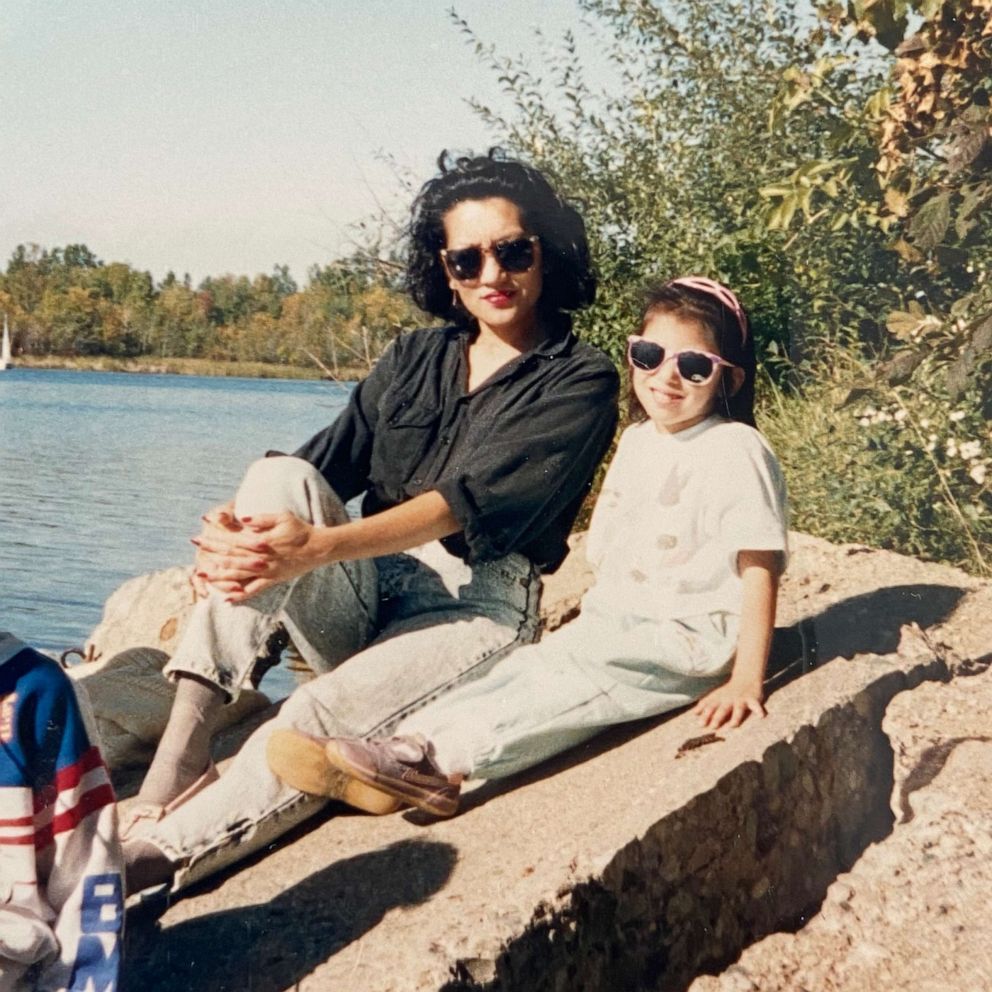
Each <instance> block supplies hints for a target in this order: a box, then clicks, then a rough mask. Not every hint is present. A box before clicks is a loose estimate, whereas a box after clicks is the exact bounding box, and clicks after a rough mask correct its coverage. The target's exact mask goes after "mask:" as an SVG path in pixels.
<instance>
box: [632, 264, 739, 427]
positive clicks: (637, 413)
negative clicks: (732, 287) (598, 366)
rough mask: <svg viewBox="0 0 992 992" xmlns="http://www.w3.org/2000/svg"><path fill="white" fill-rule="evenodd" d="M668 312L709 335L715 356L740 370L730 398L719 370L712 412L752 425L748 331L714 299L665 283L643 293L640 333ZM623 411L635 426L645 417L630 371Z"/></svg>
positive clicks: (724, 370)
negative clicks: (740, 378)
mask: <svg viewBox="0 0 992 992" xmlns="http://www.w3.org/2000/svg"><path fill="white" fill-rule="evenodd" d="M660 313H669V314H672V315H673V316H675V317H678V318H679V319H681V320H691V321H695V322H696V323H697V324H700V325H701V326H703V327H704V328H706V330H707V331H709V332H710V334H712V335H713V340H714V343H715V344H716V351H717V354H718V355H720V357H721V358H725V359H726V360H727V361H728V362H733V364H734V365H737V366H739V367H740V368H742V369H743V370H744V382H743V383H742V385H741V388H740V389H738V390H737V392H736V393H734V394H733V396H731V395H730V392H729V390H728V389H727V378H728V377H727V372H728V370H727V369H723V368H722V369H720V370H719V373H718V374H719V375H720V376H721V379H720V383H721V386H720V392H719V394H718V395H717V405H716V412H718V413H722V414H725V415H726V416H727V417H729V418H730V419H731V420H739V421H740V422H741V423H743V424H749V425H750V426H751V427H754V426H755V423H754V376H755V369H756V361H755V357H754V340H753V339H752V337H751V333H750V331H748V332H747V333H746V334H744V333H742V328H741V324H740V321H739V320H738V319H737V317H736V316H735V314H734V312H733V311H732V310H731V309H730V308H729V307H727V306H726V304H724V303H722V302H721V301H720V300H718V299H717V298H716V297H715V296H711V295H710V294H709V293H706V292H704V291H703V290H700V289H694V288H691V287H689V286H681V285H673V284H672V283H665V284H663V285H659V286H651V287H649V288H648V289H647V290H645V292H644V310H643V316H642V317H641V331H640V332H641V333H643V332H644V328H645V326H646V325H647V323H648V321H649V320H650V319H651V318H652V317H654V316H655V315H656V314H660ZM627 411H628V416H629V418H630V420H631V421H632V422H633V423H637V422H639V421H642V420H646V419H647V414H646V413H645V411H644V408H643V407H642V406H641V404H640V401H639V400H638V399H637V394H636V393H635V392H634V374H633V369H631V372H630V378H629V382H628V394H627Z"/></svg>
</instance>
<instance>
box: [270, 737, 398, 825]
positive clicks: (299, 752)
mask: <svg viewBox="0 0 992 992" xmlns="http://www.w3.org/2000/svg"><path fill="white" fill-rule="evenodd" d="M329 741H330V739H329V738H327V737H311V736H310V735H309V734H304V733H303V732H302V731H301V730H289V729H279V730H273V731H272V733H271V734H269V739H268V741H267V742H266V744H265V757H266V760H267V761H268V763H269V768H271V769H272V772H273V774H274V775H276V776H277V777H278V778H280V779H282V781H283V782H285V783H286V784H287V785H291V786H292V787H293V788H294V789H299V790H300V792H306V793H309V794H310V795H311V796H327V797H328V798H329V799H340V800H341V801H342V802H345V803H347V804H348V805H349V806H354V807H355V808H356V809H361V810H364V811H365V812H366V813H373V814H375V815H376V816H382V815H383V814H385V813H395V812H396V810H398V809H399V808H400V806H401V805H402V803H400V802H399V801H398V800H397V799H395V798H394V797H393V796H392V794H390V793H388V792H386V791H384V790H382V789H376V788H373V787H372V786H369V785H366V784H365V783H364V782H361V781H358V780H357V779H355V778H353V777H351V776H350V775H347V774H345V773H344V772H342V771H341V770H340V769H338V768H337V767H336V766H335V765H333V764H332V763H331V762H330V761H329V760H328V755H327V745H328V743H329Z"/></svg>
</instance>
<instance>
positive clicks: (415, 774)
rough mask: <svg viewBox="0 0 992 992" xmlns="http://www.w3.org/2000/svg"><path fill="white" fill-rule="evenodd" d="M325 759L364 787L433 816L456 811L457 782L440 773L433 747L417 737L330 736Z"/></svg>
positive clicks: (459, 788) (450, 813)
mask: <svg viewBox="0 0 992 992" xmlns="http://www.w3.org/2000/svg"><path fill="white" fill-rule="evenodd" d="M324 750H325V753H326V755H327V760H328V761H330V762H331V764H332V765H334V766H335V767H336V768H338V769H340V770H341V771H342V772H344V773H345V774H347V775H349V776H351V777H352V778H353V779H357V780H358V781H359V782H361V783H363V784H364V785H366V786H368V787H371V788H375V789H381V790H382V791H383V792H387V793H389V795H391V796H395V797H396V798H397V799H402V800H403V801H405V802H407V803H410V804H411V805H412V806H416V807H418V809H422V810H425V811H426V812H428V813H432V814H433V815H434V816H452V815H454V814H455V813H456V812H457V811H458V795H459V792H460V791H461V782H460V780H455V779H454V777H449V776H447V775H445V774H444V772H443V771H441V769H440V768H438V766H437V762H436V761H435V760H434V747H433V745H432V744H431V743H430V741H428V740H425V739H424V738H423V737H422V736H420V735H419V734H417V735H415V736H410V737H388V738H386V737H373V738H371V739H369V740H361V739H360V738H355V737H332V738H331V739H330V740H329V741H328V742H327V745H326V747H325V749H324Z"/></svg>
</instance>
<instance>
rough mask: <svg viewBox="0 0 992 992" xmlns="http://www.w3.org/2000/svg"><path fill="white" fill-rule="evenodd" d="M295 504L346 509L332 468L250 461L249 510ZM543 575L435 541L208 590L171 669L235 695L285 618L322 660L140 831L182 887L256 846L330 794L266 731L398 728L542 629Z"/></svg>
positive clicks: (330, 512)
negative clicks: (288, 775)
mask: <svg viewBox="0 0 992 992" xmlns="http://www.w3.org/2000/svg"><path fill="white" fill-rule="evenodd" d="M281 509H288V510H291V511H292V512H294V513H296V514H297V515H298V516H300V517H301V518H303V519H307V520H310V521H312V522H314V523H322V524H333V523H339V522H342V521H343V520H345V519H346V517H345V511H344V507H343V506H342V505H341V502H340V500H338V498H337V497H336V496H335V494H334V493H333V492H332V491H331V489H330V487H329V486H328V485H327V483H326V482H325V480H324V479H323V477H322V476H321V475H320V474H319V473H318V472H317V471H316V470H315V469H314V468H313V467H312V466H311V465H310V464H309V463H307V462H305V461H303V460H301V459H298V458H289V457H280V458H268V459H263V460H262V461H259V462H256V463H255V464H254V465H252V466H251V468H250V469H249V471H248V473H247V475H246V476H245V480H244V482H243V483H242V486H241V488H240V490H239V492H238V495H237V498H236V501H235V510H236V512H237V513H238V514H248V513H264V512H275V511H277V510H281ZM539 595H540V578H539V576H538V574H537V571H536V569H535V568H534V567H533V565H531V563H530V562H529V561H527V559H525V558H524V557H523V556H521V555H517V554H511V555H508V556H507V557H505V558H501V559H499V560H497V561H492V562H483V563H479V564H474V565H468V564H466V563H465V562H463V561H462V560H461V559H460V558H457V557H455V556H454V555H451V554H449V553H448V552H447V551H446V550H445V549H444V547H443V546H442V545H441V544H440V543H439V542H437V541H434V542H431V543H429V544H426V545H424V546H423V547H420V548H414V549H412V550H410V551H407V552H405V553H403V554H396V555H387V556H384V557H382V558H378V559H376V560H374V561H371V560H369V561H362V562H350V563H348V564H346V565H333V566H328V567H326V568H321V569H317V570H315V571H314V572H311V573H310V574H308V575H306V576H304V577H303V578H302V579H298V580H296V581H294V582H292V583H287V584H286V585H285V586H283V587H279V588H277V589H273V590H270V591H269V592H268V593H266V594H265V595H263V596H260V597H257V598H256V599H253V600H250V601H249V602H248V603H246V604H243V605H239V606H231V605H229V604H227V603H225V602H224V600H223V597H221V596H218V595H213V596H211V597H209V598H208V599H206V600H203V601H201V602H200V603H198V604H197V606H196V608H195V609H194V612H193V616H192V617H191V619H190V622H189V624H188V627H187V629H186V631H185V632H184V635H183V640H182V643H181V644H180V646H179V648H178V649H177V651H176V654H175V656H174V657H173V658H172V659H171V660H170V662H169V664H168V666H167V667H166V672H167V674H175V673H179V672H188V673H192V674H196V675H199V676H201V677H203V678H207V679H210V680H211V681H213V682H214V683H215V684H216V685H219V686H221V687H222V688H224V689H225V690H226V691H227V692H228V693H230V694H231V695H234V694H236V693H237V692H238V691H239V690H240V688H241V687H242V686H243V685H244V684H245V682H246V681H247V680H248V679H249V678H250V676H251V673H252V670H253V667H254V665H255V662H256V659H257V657H258V655H259V653H260V652H262V651H263V650H264V646H265V644H266V643H267V641H268V639H269V637H270V636H271V635H272V633H273V630H274V628H275V626H276V624H278V623H283V624H285V626H286V627H287V629H288V630H289V632H290V634H291V636H292V638H293V641H294V643H295V644H296V647H297V648H298V649H299V651H300V653H301V654H302V655H303V657H304V658H305V659H306V660H307V661H308V662H309V664H310V665H311V666H312V667H313V668H314V669H315V670H317V671H318V672H321V673H322V674H320V675H318V676H317V678H315V679H314V680H313V681H311V682H309V683H307V684H306V685H304V686H301V687H300V688H299V689H297V690H296V691H295V692H294V693H293V694H292V696H290V698H289V699H288V700H286V702H285V703H284V704H283V707H282V710H281V711H280V713H279V715H278V716H277V717H276V718H274V719H273V720H271V721H270V722H269V723H267V724H265V725H264V726H262V727H260V728H259V729H258V730H257V731H256V732H255V733H254V734H253V735H252V736H251V737H250V738H249V739H248V741H247V742H246V743H245V746H244V747H243V748H242V750H241V751H240V753H239V754H238V755H237V756H236V757H235V759H234V761H233V762H232V764H231V766H230V767H229V768H228V769H227V771H226V772H225V773H224V775H222V776H221V778H220V780H219V781H218V782H216V783H214V784H213V785H211V786H210V787H209V788H207V789H205V790H204V791H203V792H201V793H200V794H199V795H197V796H195V797H194V798H193V799H191V800H190V801H189V802H187V803H185V804H184V805H183V806H181V807H180V808H179V809H177V810H176V811H175V812H173V813H172V814H170V815H169V816H167V817H166V818H165V819H164V820H162V821H161V822H159V823H158V824H156V825H155V827H154V828H153V829H151V830H150V831H148V833H147V834H144V835H143V839H147V840H148V841H150V842H151V843H153V844H154V845H155V846H157V847H158V848H159V849H160V850H162V851H163V852H164V853H165V854H166V855H167V856H168V857H169V858H170V860H172V861H173V862H175V863H176V864H177V865H178V870H177V873H176V879H175V885H174V888H176V889H178V888H182V887H183V886H185V885H188V884H190V883H192V882H194V881H198V880H199V879H201V878H204V877H206V876H208V875H210V874H212V873H213V872H216V871H218V870H220V869H221V868H224V867H226V866H227V865H229V864H232V863H233V862H235V861H238V860H240V859H241V858H244V857H247V856H248V855H250V854H252V853H253V852H255V851H257V850H259V849H260V848H261V847H264V846H265V845H267V844H269V843H270V842H271V841H272V840H273V839H275V838H276V837H278V836H280V835H281V834H283V833H285V832H286V831H288V830H290V829H292V828H293V827H295V826H296V825H297V824H298V823H300V822H302V821H303V820H305V819H306V818H307V817H309V816H311V815H313V814H314V813H315V812H317V810H319V809H320V808H321V807H322V806H323V805H324V804H325V801H324V800H321V799H316V798H314V797H311V796H306V795H304V794H303V793H301V792H298V791H296V790H295V789H292V788H290V787H289V786H287V785H285V784H284V783H282V782H281V781H280V780H279V779H277V778H276V777H275V776H274V775H273V774H272V773H271V772H270V771H269V768H268V764H267V763H266V759H265V744H266V741H267V739H268V736H269V734H270V733H271V731H272V729H273V728H275V727H295V728H297V729H299V730H302V731H304V732H306V733H309V734H314V735H317V736H366V735H378V734H386V733H389V732H390V731H391V730H392V729H393V728H394V727H395V726H396V724H397V723H398V722H399V721H400V720H402V719H403V718H404V717H405V716H407V715H409V714H410V713H412V712H414V711H415V710H417V709H419V708H420V707H423V706H426V705H427V704H428V703H429V702H430V701H432V700H434V699H436V698H438V697H440V696H442V695H443V694H444V693H446V692H448V691H450V690H451V689H452V688H454V687H455V686H456V685H458V684H460V683H463V682H467V681H469V680H472V679H476V678H480V677H481V676H483V675H484V674H485V673H486V672H488V671H489V669H490V668H491V667H492V665H493V664H495V662H496V661H497V660H498V659H499V658H500V657H502V656H503V655H504V654H506V653H508V652H510V651H512V650H513V649H514V648H515V647H517V646H518V645H520V644H526V643H529V642H531V641H533V639H534V637H535V635H536V631H537V606H538V599H539Z"/></svg>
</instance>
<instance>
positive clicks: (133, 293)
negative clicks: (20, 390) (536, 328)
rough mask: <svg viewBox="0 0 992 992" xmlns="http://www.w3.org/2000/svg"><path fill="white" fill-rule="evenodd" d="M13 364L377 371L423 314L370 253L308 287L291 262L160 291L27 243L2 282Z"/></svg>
mask: <svg viewBox="0 0 992 992" xmlns="http://www.w3.org/2000/svg"><path fill="white" fill-rule="evenodd" d="M0 311H2V312H4V313H6V314H7V317H8V321H9V323H10V325H11V327H12V331H13V344H14V353H15V356H16V355H28V356H30V355H60V356H66V357H75V356H89V355H106V356H112V357H117V358H140V357H187V358H208V359H213V360H216V361H253V362H269V363H274V364H280V365H287V364H288V365H306V364H311V363H312V362H313V361H314V359H316V360H317V361H319V362H320V363H321V364H323V365H325V366H326V367H327V368H328V369H331V370H332V371H335V372H336V371H337V370H338V369H341V368H350V369H354V368H356V367H357V368H364V367H368V366H370V365H371V363H372V362H373V361H374V360H375V358H376V357H377V356H378V355H379V354H380V353H381V352H382V349H383V348H384V347H385V345H386V344H387V343H388V342H389V341H390V340H391V339H392V338H393V336H395V335H396V334H398V333H400V332H401V331H403V330H404V329H406V328H410V327H414V326H419V325H421V324H423V322H424V318H423V315H422V314H420V312H419V311H418V310H417V309H416V307H414V306H413V304H411V303H410V302H409V300H408V299H407V297H406V295H405V294H404V293H403V292H402V291H401V289H400V288H399V287H398V286H397V284H396V277H395V275H394V274H393V271H392V270H391V268H390V267H389V263H388V262H386V263H382V262H380V261H379V260H378V259H377V258H375V257H373V254H372V253H366V254H355V255H353V256H352V257H349V258H345V259H340V260H337V261H334V262H331V263H329V264H326V265H314V266H312V267H311V268H310V270H309V272H308V273H307V281H306V284H305V285H304V286H302V287H301V286H299V285H297V283H296V281H295V280H294V279H293V277H292V275H291V274H290V272H289V269H288V268H287V267H286V266H283V265H277V266H275V267H274V268H273V270H272V272H271V273H269V274H259V275H256V276H254V277H253V278H249V277H247V276H244V275H239V276H236V275H222V276H208V277H207V278H205V279H203V280H202V281H201V282H200V283H198V284H197V285H194V284H193V282H192V280H191V279H190V278H189V276H188V275H187V276H184V277H183V278H181V279H180V278H177V276H176V275H175V273H173V272H169V273H168V274H167V275H166V276H165V278H164V279H163V280H162V281H161V282H156V281H155V280H154V279H153V278H152V276H151V274H150V273H149V272H145V271H141V270H139V269H135V268H133V267H132V266H131V265H129V264H127V263H124V262H104V261H102V260H101V259H99V258H98V257H97V256H96V255H95V254H94V252H92V251H91V250H90V249H89V248H88V247H87V246H86V245H83V244H73V245H66V246H65V247H55V248H44V247H41V246H39V245H34V244H32V245H19V246H18V247H17V248H16V249H15V251H14V252H13V254H12V256H11V258H10V260H9V261H8V263H7V266H6V269H5V270H4V272H3V273H2V274H0Z"/></svg>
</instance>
